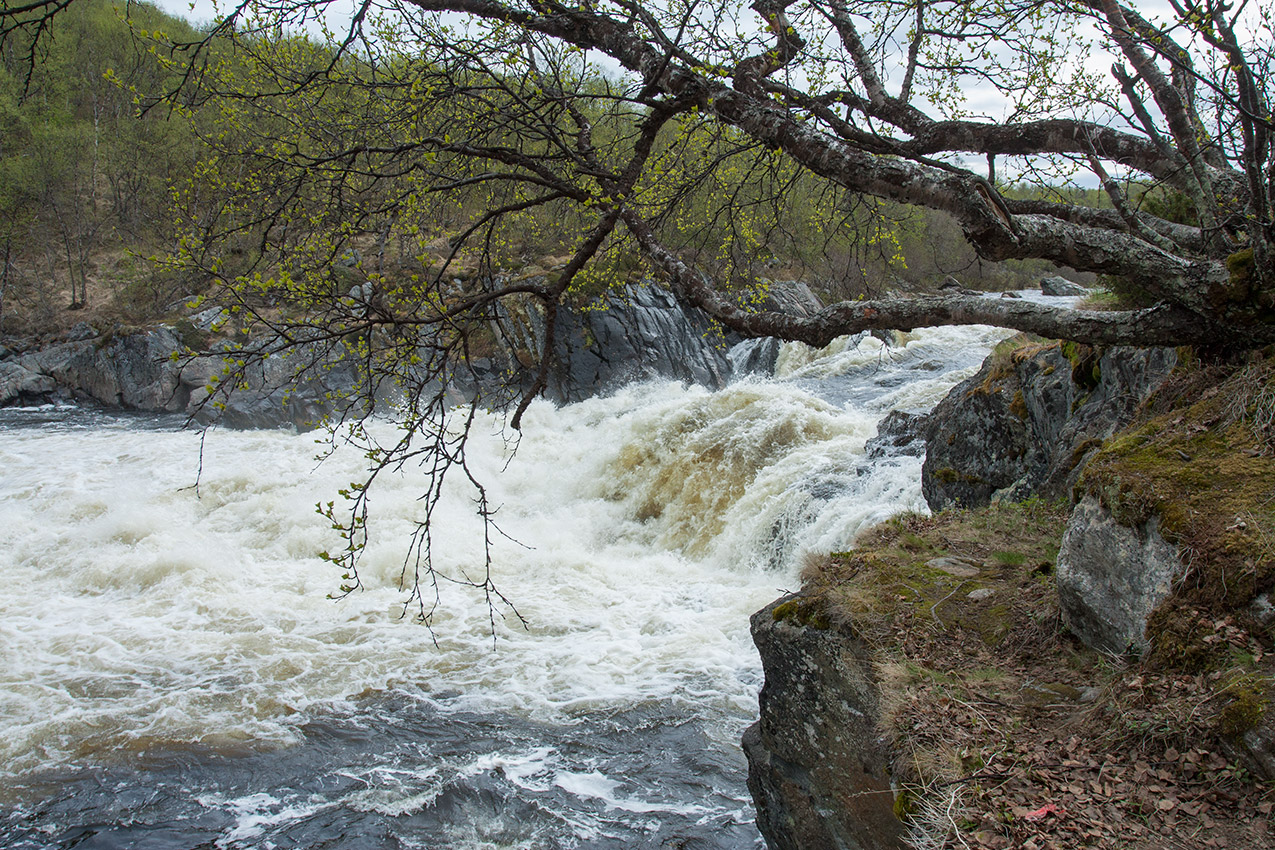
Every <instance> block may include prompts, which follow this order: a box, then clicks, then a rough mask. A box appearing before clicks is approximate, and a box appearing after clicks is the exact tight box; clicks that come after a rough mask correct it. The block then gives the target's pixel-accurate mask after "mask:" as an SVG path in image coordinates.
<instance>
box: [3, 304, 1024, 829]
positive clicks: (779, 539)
mask: <svg viewBox="0 0 1275 850" xmlns="http://www.w3.org/2000/svg"><path fill="white" fill-rule="evenodd" d="M1003 336H1004V333H1003V332H1001V331H995V330H992V329H988V328H965V329H927V330H922V331H918V332H916V333H914V334H911V335H908V336H907V337H906V338H905V339H906V342H905V344H902V345H897V346H894V347H890V348H886V347H883V346H882V345H881V344H880V343H879V342H878V341H877V340H875V339H872V338H866V339H864V340H863V341H862V342H861V343H859V344H858V345H857V346H855V345H852V344H850V343H848V342H845V341H843V342H841V343H839V344H834V345H833V346H831V347H830V348H829V349H827V350H825V351H823V352H818V353H815V352H810V351H809V350H806V349H803V348H801V347H799V346H790V347H787V348H785V349H784V351H783V353H782V355H781V358H780V365H779V368H778V370H777V374H778V376H777V377H775V378H766V379H760V378H749V379H745V380H742V381H740V382H738V383H735V384H732V385H731V386H729V387H727V388H726V389H724V390H721V391H718V392H715V393H714V392H709V391H707V390H704V389H702V388H697V387H685V386H682V385H680V384H676V383H668V382H650V383H643V384H636V385H631V386H629V387H626V388H624V389H622V390H620V391H619V392H617V393H615V394H613V395H610V396H608V397H605V398H595V399H591V400H588V401H585V402H581V403H577V404H573V405H569V406H565V407H561V408H555V407H554V406H553V405H551V404H548V403H539V402H538V403H536V404H534V405H533V406H532V407H531V409H530V410H529V412H528V414H527V415H526V417H525V418H524V423H523V432H522V435H521V438H520V439H519V440H518V441H517V451H516V452H513V453H512V454H511V448H512V445H513V444H512V443H511V442H510V440H509V439H508V438H509V436H510V435H509V433H508V432H507V430H506V429H505V428H504V423H503V421H502V420H500V419H499V418H498V417H496V416H492V415H484V416H481V417H480V418H479V420H478V423H477V426H476V430H475V433H474V436H473V438H472V441H471V445H470V449H469V451H470V463H471V465H472V466H473V468H474V471H475V473H476V474H477V476H478V477H479V478H480V479H481V480H482V481H483V482H484V484H486V485H487V487H488V490H489V495H490V498H491V500H492V503H493V504H495V505H498V506H499V512H498V514H497V521H498V523H499V527H500V530H501V531H502V532H503V534H502V535H497V536H496V537H495V538H494V543H493V545H494V553H495V568H494V570H495V572H494V578H495V580H496V582H497V585H498V587H499V589H500V591H501V592H502V593H504V594H505V596H507V597H508V599H509V600H510V601H511V602H513V603H514V605H516V607H517V611H518V613H519V614H520V615H521V617H522V618H523V619H524V620H525V621H526V624H525V626H524V624H523V623H522V622H520V621H519V619H518V618H517V617H515V616H513V615H512V612H510V611H509V610H507V609H504V608H500V607H497V608H495V609H494V611H495V616H494V618H493V609H492V608H491V607H490V606H489V605H488V602H487V600H486V599H485V598H484V597H483V596H482V595H481V594H476V593H474V592H472V591H469V590H467V589H466V588H463V587H461V586H458V585H448V584H444V585H443V586H442V587H441V589H440V592H441V595H442V604H441V607H440V608H439V611H438V615H437V617H436V618H435V620H434V622H433V628H432V629H429V628H425V627H424V626H422V625H420V624H418V623H416V622H413V620H412V618H411V616H410V612H409V616H406V617H404V616H403V612H404V601H405V596H404V593H403V592H402V591H401V590H400V588H399V576H400V573H401V570H402V566H403V562H404V557H405V555H406V549H407V546H408V541H409V539H410V535H411V530H412V527H413V524H414V522H415V521H416V520H417V519H418V518H419V517H420V516H421V515H422V511H423V504H422V502H421V501H420V499H419V497H420V488H421V476H420V475H419V474H414V470H412V469H407V470H404V471H402V472H401V473H398V474H396V475H394V476H392V477H390V478H386V479H384V480H382V481H381V482H380V483H379V484H378V486H377V489H376V490H375V491H373V493H372V495H371V507H372V520H371V523H370V542H369V545H368V547H367V550H366V552H365V555H364V558H363V561H362V566H361V570H360V574H361V577H362V580H363V582H364V585H365V587H364V589H362V590H360V591H358V592H355V593H354V594H352V595H350V596H348V597H345V598H342V599H331V598H329V596H330V595H331V594H332V593H333V592H334V591H335V590H336V589H337V587H338V586H339V585H340V583H341V580H340V575H339V571H338V570H337V569H335V568H334V567H333V566H332V565H330V564H328V563H326V562H325V561H323V560H322V559H320V558H319V557H318V554H317V553H318V552H320V551H323V550H324V549H327V548H331V547H334V546H337V545H339V541H337V539H336V537H335V533H334V532H333V531H332V530H331V529H330V528H329V526H328V523H327V522H326V521H325V520H324V519H323V518H322V517H321V516H319V515H318V514H317V513H316V511H315V506H316V503H318V502H320V501H324V502H326V501H328V500H330V499H334V498H336V497H335V495H334V494H335V493H336V491H337V490H338V489H339V488H341V487H344V486H346V485H347V484H348V482H350V481H354V480H358V479H359V478H360V476H361V474H362V472H363V469H364V466H365V464H366V461H365V460H364V458H363V456H362V455H360V454H359V453H358V452H356V451H353V450H338V451H337V452H336V453H335V454H334V455H333V456H332V457H330V458H328V459H327V460H326V461H325V462H323V463H317V462H316V460H315V458H316V455H317V453H318V452H319V450H320V449H321V446H320V445H319V444H317V443H316V438H315V436H314V435H307V434H301V435H298V434H292V433H287V432H283V431H256V432H246V431H239V432H233V431H225V430H212V431H210V432H208V434H207V435H206V438H205V439H204V441H203V446H202V454H201V451H200V449H201V436H200V434H198V433H192V432H189V431H182V430H180V429H178V428H176V427H174V423H172V422H170V421H166V420H155V419H141V418H136V417H115V416H109V415H106V414H103V413H93V412H89V411H78V410H74V409H47V408H46V409H34V410H32V409H28V410H7V411H0V529H4V532H3V534H4V538H3V539H4V544H3V548H2V549H0V576H2V577H3V582H4V587H5V592H4V593H3V595H0V646H3V653H2V659H3V660H2V662H0V663H2V664H3V671H2V672H0V676H2V677H3V688H0V766H2V772H0V846H3V847H7V848H15V849H16V848H54V847H56V848H69V847H76V848H125V847H130V848H174V850H176V848H195V847H200V848H249V847H252V848H257V847H260V848H293V847H295V848H320V847H330V848H344V847H349V848H408V847H419V848H438V850H442V848H457V849H458V850H460V848H465V850H472V848H574V847H579V848H632V847H652V848H655V847H681V848H748V847H754V846H756V847H760V846H761V839H760V837H759V836H758V834H757V831H756V828H755V827H754V825H753V813H752V805H751V800H750V798H749V796H748V792H747V788H746V786H745V781H744V778H745V775H746V765H745V762H744V759H743V756H742V754H741V752H740V750H739V745H738V741H739V736H740V734H741V733H742V731H743V729H744V728H745V727H746V726H747V725H748V724H749V723H750V722H752V720H753V719H754V716H755V714H756V710H757V706H756V697H757V691H758V688H759V687H760V684H761V681H760V680H761V670H760V663H759V661H758V658H757V654H756V651H755V649H754V648H753V646H752V642H751V640H750V638H749V634H748V617H749V615H750V614H751V613H752V612H753V611H755V610H757V609H759V608H761V607H762V606H763V605H765V604H766V603H768V602H769V601H771V600H772V599H774V598H775V597H776V596H778V595H780V594H781V593H782V592H783V591H784V590H786V589H795V588H796V587H797V586H798V584H799V579H798V573H799V572H800V568H801V564H802V561H803V559H804V558H805V557H806V554H807V553H809V552H826V551H832V550H837V549H844V548H846V547H847V546H848V545H849V543H850V541H851V540H852V539H853V537H854V535H855V533H856V532H857V531H858V530H859V529H860V528H862V527H863V526H864V525H865V524H867V523H872V522H875V521H879V520H880V519H883V518H885V517H887V516H889V515H890V514H892V513H895V512H897V511H900V510H905V509H916V510H923V509H924V502H923V500H922V499H921V496H920V458H916V457H891V458H886V459H883V460H880V461H878V462H875V463H872V464H867V463H865V462H864V444H865V442H866V441H867V440H868V439H869V438H870V437H872V436H873V435H874V434H875V432H876V425H877V423H878V421H879V420H880V419H881V417H882V416H883V415H884V414H885V413H887V412H889V411H890V410H893V409H903V410H912V411H921V410H926V409H928V408H929V407H931V406H933V404H935V403H936V402H937V401H938V400H939V399H940V398H941V397H942V396H943V394H944V393H946V391H947V390H948V389H949V388H950V387H951V386H952V385H953V384H954V383H955V382H957V381H958V380H960V379H961V378H963V377H965V376H967V375H969V374H971V373H972V371H973V370H974V369H975V368H977V365H978V363H979V362H980V361H981V360H982V358H983V356H985V354H986V353H987V351H988V350H989V348H990V346H991V345H993V344H994V343H995V342H996V341H997V340H999V339H1001V338H1002V337H1003ZM376 427H385V428H388V425H384V426H380V425H378V426H376ZM201 463H202V469H201ZM196 481H198V487H195V486H194V485H195V483H196ZM434 528H435V531H434V534H435V551H436V558H437V559H438V563H439V565H440V566H441V567H442V568H444V569H446V570H450V571H457V570H463V569H469V570H471V571H472V570H473V569H475V568H478V569H481V566H482V524H481V521H480V520H479V519H478V518H477V517H476V516H475V514H474V504H473V500H472V493H471V492H469V491H467V490H466V489H465V488H463V487H460V486H457V487H456V488H455V490H454V491H452V492H449V493H448V494H447V496H446V498H445V499H444V501H443V503H442V504H441V506H440V507H439V510H438V513H437V515H436V518H435V525H434Z"/></svg>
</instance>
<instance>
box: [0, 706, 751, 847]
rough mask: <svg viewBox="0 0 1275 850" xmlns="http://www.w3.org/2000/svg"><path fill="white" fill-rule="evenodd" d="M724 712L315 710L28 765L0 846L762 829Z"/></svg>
mask: <svg viewBox="0 0 1275 850" xmlns="http://www.w3.org/2000/svg"><path fill="white" fill-rule="evenodd" d="M711 722H712V721H705V720H700V719H697V718H693V717H692V718H687V717H685V712H684V711H683V710H682V709H679V708H676V707H672V706H668V707H665V706H648V707H644V708H640V709H633V710H629V711H623V712H617V713H611V714H601V715H592V716H589V717H585V718H581V721H580V722H578V723H573V724H570V725H546V724H536V723H531V722H528V721H526V720H522V719H518V718H514V717H508V716H503V717H502V716H493V715H490V714H478V713H473V712H465V711H449V710H446V709H445V708H441V707H440V706H439V705H438V704H436V703H430V702H424V701H415V700H407V699H404V698H401V697H400V698H394V699H392V700H389V701H383V702H377V703H375V704H370V705H361V706H358V707H357V709H356V710H355V711H352V712H351V713H350V714H348V715H346V716H343V717H330V718H326V719H324V720H321V721H318V722H313V723H311V724H309V725H307V726H305V727H304V729H303V732H304V740H303V742H302V743H300V744H299V745H296V746H292V747H287V748H282V749H276V750H272V751H267V752H247V753H241V754H228V753H225V752H213V751H209V750H202V749H199V748H188V749H181V750H172V749H165V750H154V751H144V752H140V753H128V754H126V755H127V758H120V759H116V760H115V761H116V762H117V763H116V764H106V765H102V764H98V765H97V766H94V767H91V768H85V769H81V770H69V769H68V770H60V771H57V772H55V773H46V774H42V775H37V776H34V777H27V778H26V779H24V780H23V781H22V782H21V784H20V785H17V786H14V785H10V786H9V789H8V791H7V792H6V793H5V796H6V797H7V798H9V800H8V805H7V806H6V808H7V812H6V814H5V815H4V816H3V817H4V819H3V822H2V825H0V846H3V847H6V848H12V850H34V848H72V847H74V848H83V850H116V848H120V850H122V848H139V849H140V848H146V850H151V849H152V848H153V850H161V848H162V850H177V848H249V847H253V848H257V847H260V848H311V850H313V849H314V848H369V849H370V850H372V849H374V848H387V850H388V848H439V850H444V849H445V848H458V850H459V848H505V847H508V848H527V849H528V850H532V849H533V848H568V847H578V848H597V849H598V850H602V848H617V850H618V848H628V847H652V848H655V847H672V848H703V849H704V850H708V848H723V850H724V848H744V847H759V846H761V843H760V839H759V837H758V835H757V832H756V829H755V827H754V826H753V824H752V819H753V813H752V807H751V802H750V800H749V799H748V796H747V789H746V788H745V787H744V782H743V777H744V775H745V772H746V766H745V765H744V763H743V758H742V756H741V755H740V754H739V752H738V750H736V749H735V748H732V747H722V746H721V745H720V744H717V743H715V742H714V741H713V736H710V735H709V734H706V725H707V724H710V723H711ZM716 731H717V732H719V733H720V732H727V733H728V734H734V730H729V731H728V730H716ZM122 755H125V754H122ZM14 798H17V799H19V800H21V799H27V800H38V801H39V802H38V803H34V804H27V805H23V804H18V805H13V802H12V801H13V800H14Z"/></svg>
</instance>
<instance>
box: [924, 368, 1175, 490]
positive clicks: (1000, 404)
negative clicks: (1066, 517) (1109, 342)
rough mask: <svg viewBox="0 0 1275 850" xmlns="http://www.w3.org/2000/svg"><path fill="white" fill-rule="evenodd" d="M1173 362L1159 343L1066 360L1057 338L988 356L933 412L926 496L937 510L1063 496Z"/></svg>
mask: <svg viewBox="0 0 1275 850" xmlns="http://www.w3.org/2000/svg"><path fill="white" fill-rule="evenodd" d="M1073 360H1074V361H1075V362H1074V363H1073V362H1072V361H1073ZM1176 362H1177V355H1176V353H1175V352H1174V351H1173V350H1172V349H1166V348H1157V349H1134V348H1112V349H1108V350H1107V351H1105V352H1103V353H1101V354H1099V353H1098V352H1095V351H1092V350H1089V349H1077V350H1075V351H1073V355H1072V359H1070V360H1069V359H1068V358H1067V357H1066V356H1064V354H1063V352H1062V349H1061V347H1060V346H1058V345H1051V346H1041V347H1040V348H1038V349H1037V350H1035V351H1031V350H1025V351H1024V352H1023V353H1021V354H1018V353H1015V354H1011V355H1010V356H1009V357H1008V359H1007V358H1006V355H1004V354H1000V355H997V354H994V355H992V356H990V357H988V359H987V360H986V361H984V363H983V367H982V368H981V369H980V370H979V371H978V373H977V374H975V375H974V376H972V377H970V378H968V379H966V380H965V381H963V382H961V383H960V384H958V385H957V386H956V387H955V388H954V389H953V390H952V391H951V392H949V393H948V394H947V396H946V397H945V398H944V399H943V400H942V401H941V402H939V404H938V405H937V406H936V407H935V408H934V412H933V414H932V415H931V417H930V422H929V426H928V430H927V433H926V457H925V464H924V466H923V467H922V470H921V490H922V493H923V494H924V495H925V500H926V502H928V503H929V505H930V508H931V509H933V510H936V511H937V510H942V509H943V508H945V507H948V506H949V505H955V504H959V505H962V506H964V507H979V506H982V505H986V504H988V503H989V502H991V501H992V500H1008V501H1018V500H1022V499H1025V498H1028V497H1029V496H1032V495H1044V496H1058V495H1064V494H1067V493H1069V492H1070V490H1071V487H1072V486H1073V485H1074V484H1075V482H1076V480H1077V479H1078V478H1079V476H1080V472H1081V471H1082V469H1083V467H1084V463H1085V461H1087V460H1088V458H1089V456H1090V455H1092V453H1093V452H1095V451H1097V449H1098V447H1099V446H1100V445H1101V444H1102V442H1103V441H1104V440H1106V439H1107V438H1108V437H1110V436H1111V435H1112V434H1114V433H1115V432H1116V431H1117V430H1119V429H1120V428H1122V427H1124V426H1125V425H1127V424H1128V423H1129V422H1130V421H1131V420H1132V418H1133V415H1134V413H1136V412H1137V410H1138V408H1139V406H1140V405H1141V404H1142V403H1143V402H1144V401H1145V400H1146V398H1147V397H1148V396H1149V395H1150V394H1151V393H1152V392H1154V391H1155V389H1156V388H1157V387H1159V386H1160V384H1161V383H1163V382H1164V379H1165V378H1167V377H1168V375H1169V372H1170V371H1171V370H1172V368H1173V366H1174V364H1175V363H1176Z"/></svg>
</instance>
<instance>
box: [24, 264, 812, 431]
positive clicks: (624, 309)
mask: <svg viewBox="0 0 1275 850" xmlns="http://www.w3.org/2000/svg"><path fill="white" fill-rule="evenodd" d="M769 297H770V299H771V300H772V301H773V302H775V303H778V304H782V305H784V307H785V308H786V309H796V310H813V309H817V308H818V306H819V302H818V299H817V298H816V297H815V296H814V295H813V294H812V293H811V291H810V289H809V288H808V287H806V286H805V285H804V284H800V283H792V282H790V283H778V284H774V285H773V286H772V288H771V292H770V296H769ZM226 315H227V314H225V313H224V312H223V311H222V310H221V309H219V308H215V307H213V308H209V307H206V306H205V307H203V308H202V309H199V310H198V311H197V312H195V313H193V314H192V315H190V316H187V317H185V318H182V319H179V320H175V321H171V322H168V323H160V324H157V325H155V326H153V327H148V328H122V327H118V326H113V327H111V328H108V329H102V328H98V327H95V326H93V325H91V324H89V323H81V324H78V325H76V326H75V327H74V328H73V329H71V331H70V332H69V333H67V334H66V335H65V337H64V338H62V339H60V340H57V341H54V342H52V343H51V344H34V343H31V344H24V345H21V346H20V347H19V346H15V345H13V344H11V345H10V347H0V407H3V406H8V405H36V404H44V403H50V402H54V401H64V402H79V403H90V404H97V405H103V406H106V407H111V408H121V409H126V410H137V411H147V412H156V413H184V414H187V415H189V416H191V417H192V418H193V419H195V420H197V421H200V422H209V421H213V420H216V421H218V422H220V423H221V424H223V425H226V426H229V427H235V428H273V427H284V426H286V427H296V428H301V429H305V428H310V427H314V426H315V425H316V424H317V423H318V422H320V421H322V419H323V418H324V416H326V415H327V414H329V413H330V412H331V411H332V410H333V406H334V400H335V403H339V400H340V399H342V398H343V397H345V396H347V395H348V394H349V392H350V389H351V387H352V386H354V384H355V381H356V376H355V370H354V368H353V365H352V363H351V362H348V361H345V360H343V359H341V358H333V357H332V356H331V355H329V354H328V353H326V352H325V351H324V350H322V349H321V348H320V347H318V346H315V347H314V350H313V351H312V352H311V351H308V350H307V349H305V348H302V349H300V350H296V351H294V352H293V353H292V354H291V355H290V356H285V355H283V354H271V355H267V356H265V357H263V358H259V359H257V360H255V362H254V363H253V365H252V366H251V368H249V369H248V370H247V371H246V372H245V373H243V374H242V375H240V376H239V381H238V382H237V383H238V386H235V387H234V389H233V392H229V393H225V392H223V391H221V390H216V388H217V381H218V379H219V378H220V377H221V376H222V375H223V374H224V373H225V367H226V365H227V363H228V362H233V361H234V360H235V359H236V358H237V357H238V356H239V352H240V351H242V350H243V349H245V348H248V347H255V348H265V349H269V348H270V347H271V346H270V341H269V340H262V339H255V340H247V339H244V338H240V337H236V336H235V335H234V334H233V333H230V332H229V330H228V329H227V328H223V325H226V326H227V327H228V324H229V323H227V322H226ZM491 336H492V340H493V343H494V344H493V350H492V352H491V354H490V356H487V357H481V358H475V359H474V360H473V361H472V362H471V363H470V364H469V367H470V369H469V370H468V372H469V374H472V376H473V377H472V380H473V381H475V382H478V383H480V384H490V385H491V386H493V387H495V386H497V385H512V386H518V385H520V384H522V385H529V384H530V380H531V375H532V373H533V371H534V363H533V362H532V361H531V360H530V357H529V354H528V353H529V352H535V351H541V350H543V348H544V341H545V340H544V336H545V328H544V322H543V317H542V316H541V315H540V314H539V313H538V312H537V311H535V310H534V309H530V308H529V309H527V310H525V311H521V312H517V313H515V312H510V311H508V310H506V311H505V312H504V314H503V315H502V316H501V318H500V319H498V320H497V321H495V322H493V327H492V334H491ZM555 348H556V359H555V361H554V363H553V367H552V369H551V371H550V374H549V376H548V381H547V386H546V389H545V394H546V396H547V397H548V398H550V399H551V400H553V401H557V402H570V401H579V400H581V399H584V398H588V397H590V396H592V395H596V394H598V393H602V392H606V391H608V390H611V389H614V388H616V387H618V386H620V385H622V384H624V383H627V382H629V381H632V380H637V379H642V378H651V377H663V378H672V379H675V380H681V381H685V382H688V383H697V384H701V385H703V386H707V387H709V388H711V389H720V388H721V387H723V386H725V384H726V383H727V382H728V381H729V380H730V379H731V378H732V377H737V376H739V375H741V374H745V373H748V372H763V373H768V372H770V371H771V370H772V369H773V368H774V364H775V358H776V356H777V353H778V344H777V341H775V340H755V341H748V342H745V341H743V340H741V339H739V338H738V337H735V336H731V335H726V334H723V333H721V331H720V330H719V329H718V328H716V327H715V326H714V325H713V324H712V323H711V322H710V321H709V319H708V317H707V316H706V315H704V314H703V313H701V312H700V311H698V310H693V309H688V308H685V307H683V306H682V305H680V304H678V303H677V302H676V301H675V300H674V299H673V298H672V297H671V296H669V295H668V294H667V293H666V292H664V291H663V290H662V289H659V288H658V287H655V286H651V285H648V284H633V285H629V286H626V287H625V288H624V289H623V290H622V291H620V292H616V293H612V294H608V295H607V296H605V298H604V299H603V302H602V303H601V304H591V305H580V307H579V308H577V309H569V310H566V311H565V312H564V314H562V315H560V316H559V327H558V332H557V336H556V346H555ZM316 361H322V362H316ZM222 389H224V386H223V387H222ZM456 389H457V391H458V392H461V393H463V392H464V391H465V390H466V387H465V386H463V385H460V386H457V387H456ZM214 390H216V391H217V398H216V399H215V401H216V403H215V404H211V403H208V401H209V394H210V392H213V391H214ZM458 400H459V396H458Z"/></svg>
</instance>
